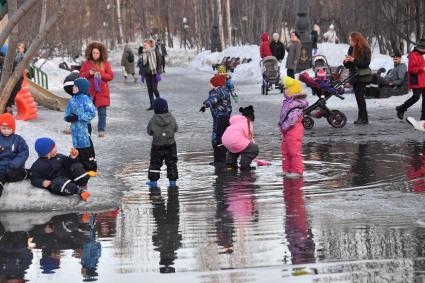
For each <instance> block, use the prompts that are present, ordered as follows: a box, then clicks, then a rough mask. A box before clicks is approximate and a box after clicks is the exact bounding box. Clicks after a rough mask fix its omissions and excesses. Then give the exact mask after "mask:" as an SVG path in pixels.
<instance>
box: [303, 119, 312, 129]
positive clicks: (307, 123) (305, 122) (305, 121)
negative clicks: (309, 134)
mask: <svg viewBox="0 0 425 283" xmlns="http://www.w3.org/2000/svg"><path fill="white" fill-rule="evenodd" d="M303 126H304V129H306V130H310V129H313V127H314V120H313V118H311V117H310V116H304V118H303Z"/></svg>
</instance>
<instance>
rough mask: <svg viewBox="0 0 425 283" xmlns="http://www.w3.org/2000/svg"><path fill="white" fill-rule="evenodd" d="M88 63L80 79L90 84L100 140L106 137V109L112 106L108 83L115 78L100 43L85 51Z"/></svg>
mask: <svg viewBox="0 0 425 283" xmlns="http://www.w3.org/2000/svg"><path fill="white" fill-rule="evenodd" d="M85 57H86V61H84V63H83V65H82V66H81V70H80V77H83V78H86V79H88V80H89V82H90V89H89V93H90V95H91V97H92V98H93V102H94V105H95V106H96V108H97V114H98V123H97V130H98V134H99V137H100V138H104V137H105V130H106V108H107V107H108V106H109V105H110V103H111V99H110V94H109V85H108V82H109V81H111V80H112V79H113V78H114V73H113V72H112V68H111V65H110V64H109V62H108V52H107V50H106V47H105V45H103V44H102V43H99V42H92V43H90V44H89V45H88V46H87V48H86V51H85Z"/></svg>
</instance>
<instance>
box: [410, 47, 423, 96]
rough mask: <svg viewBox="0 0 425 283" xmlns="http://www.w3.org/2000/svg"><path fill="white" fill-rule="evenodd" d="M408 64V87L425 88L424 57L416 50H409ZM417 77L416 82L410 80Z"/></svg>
mask: <svg viewBox="0 0 425 283" xmlns="http://www.w3.org/2000/svg"><path fill="white" fill-rule="evenodd" d="M408 58H409V66H408V67H407V73H408V75H407V77H408V80H409V89H412V88H425V72H424V68H425V59H424V57H423V56H422V55H421V53H419V52H418V51H416V50H413V51H412V52H410V54H409V56H408ZM415 76H416V77H417V83H414V82H412V81H411V79H412V77H415Z"/></svg>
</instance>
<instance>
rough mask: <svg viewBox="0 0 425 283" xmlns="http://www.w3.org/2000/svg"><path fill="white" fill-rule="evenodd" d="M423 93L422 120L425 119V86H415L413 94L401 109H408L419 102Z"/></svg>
mask: <svg viewBox="0 0 425 283" xmlns="http://www.w3.org/2000/svg"><path fill="white" fill-rule="evenodd" d="M421 95H422V110H421V120H425V88H414V89H413V95H412V96H411V97H410V98H409V99H408V100H406V102H404V103H403V104H402V105H401V110H402V111H403V112H405V111H407V109H409V107H410V106H412V105H413V104H415V103H416V102H418V100H419V99H420V98H421Z"/></svg>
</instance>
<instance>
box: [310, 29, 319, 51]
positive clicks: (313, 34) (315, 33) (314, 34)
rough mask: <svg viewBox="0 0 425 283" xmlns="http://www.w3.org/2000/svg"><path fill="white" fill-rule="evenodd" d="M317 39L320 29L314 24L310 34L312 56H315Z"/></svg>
mask: <svg viewBox="0 0 425 283" xmlns="http://www.w3.org/2000/svg"><path fill="white" fill-rule="evenodd" d="M319 37H320V27H319V25H318V24H315V25H314V26H313V30H312V31H311V33H310V39H311V42H312V51H313V55H316V54H317V49H318V48H317V42H318V41H319Z"/></svg>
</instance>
